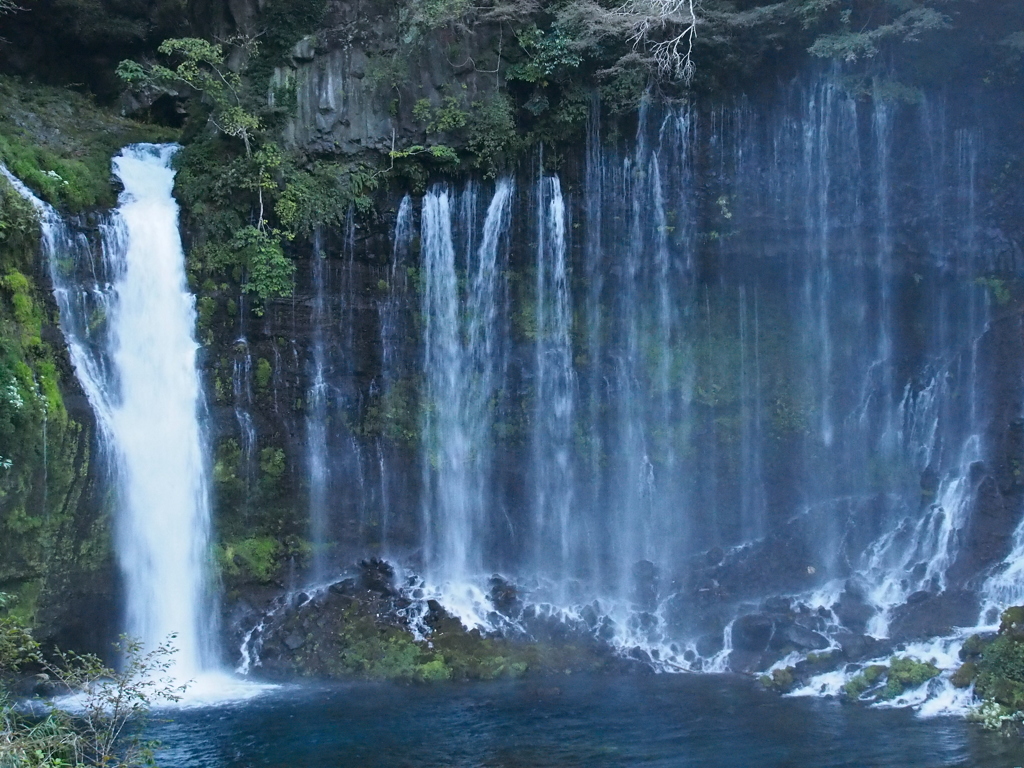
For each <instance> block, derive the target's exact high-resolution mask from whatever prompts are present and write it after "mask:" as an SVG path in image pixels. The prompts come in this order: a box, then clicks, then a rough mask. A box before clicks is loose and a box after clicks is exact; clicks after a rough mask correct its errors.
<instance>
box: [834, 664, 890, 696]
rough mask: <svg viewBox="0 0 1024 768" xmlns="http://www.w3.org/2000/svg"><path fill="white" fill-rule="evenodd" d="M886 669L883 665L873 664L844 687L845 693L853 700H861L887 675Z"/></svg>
mask: <svg viewBox="0 0 1024 768" xmlns="http://www.w3.org/2000/svg"><path fill="white" fill-rule="evenodd" d="M886 669H887V668H886V667H885V666H884V665H882V664H871V665H870V666H867V667H865V668H864V670H863V671H862V672H860V674H858V675H856V676H855V677H853V678H851V679H850V681H849V682H847V683H846V685H844V686H843V693H845V694H846V695H847V696H849V697H850V698H851V699H856V698H860V696H861V695H862V694H864V693H865V692H866V691H867V690H868V689H869V688H871V687H872V686H873V685H875V684H876V683H877V682H878V679H879V678H880V677H881V676H882V675H883V674H885V671H886Z"/></svg>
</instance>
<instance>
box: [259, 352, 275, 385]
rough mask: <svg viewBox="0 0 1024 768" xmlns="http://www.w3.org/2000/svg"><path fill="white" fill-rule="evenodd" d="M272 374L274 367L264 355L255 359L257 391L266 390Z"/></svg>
mask: <svg viewBox="0 0 1024 768" xmlns="http://www.w3.org/2000/svg"><path fill="white" fill-rule="evenodd" d="M273 375H274V369H273V368H272V367H271V365H270V361H269V360H267V358H265V357H261V358H260V359H259V360H257V361H256V373H255V376H254V378H255V380H256V390H257V391H259V392H266V391H267V388H268V387H269V386H270V379H271V377H272V376H273Z"/></svg>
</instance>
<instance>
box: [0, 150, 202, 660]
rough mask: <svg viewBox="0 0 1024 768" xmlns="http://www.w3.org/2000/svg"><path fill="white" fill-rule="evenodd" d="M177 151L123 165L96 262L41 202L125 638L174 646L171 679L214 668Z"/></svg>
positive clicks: (123, 158) (140, 155)
mask: <svg viewBox="0 0 1024 768" xmlns="http://www.w3.org/2000/svg"><path fill="white" fill-rule="evenodd" d="M176 149H177V147H175V146H155V145H146V144H142V145H136V146H132V147H128V148H126V149H125V150H123V151H122V153H121V154H120V155H118V156H117V157H115V158H114V161H113V165H114V174H115V175H116V176H117V177H118V179H120V181H121V182H122V183H123V185H124V191H123V192H122V193H121V196H120V199H119V205H118V208H117V210H116V211H115V212H114V213H113V214H112V215H111V217H110V218H109V219H108V220H107V222H106V223H105V224H104V225H103V226H102V228H101V230H102V236H103V252H102V261H101V262H100V263H98V264H97V263H95V262H94V260H93V258H92V253H91V249H90V248H89V244H88V242H87V241H85V239H84V238H83V237H81V236H79V235H76V234H75V233H73V231H72V230H71V229H70V228H69V227H68V226H67V225H66V224H65V223H64V222H63V221H62V220H61V218H60V217H59V216H58V215H57V213H56V212H55V211H53V210H52V209H50V208H49V207H48V206H45V205H44V204H42V203H40V202H39V201H35V202H36V205H37V207H38V208H39V209H40V211H41V213H42V225H43V245H44V251H45V255H46V258H47V261H48V263H49V267H50V275H51V278H52V281H53V288H54V294H55V297H56V300H57V304H58V306H59V308H60V322H61V329H62V330H63V332H64V336H65V339H66V340H67V343H68V349H69V351H70V354H71V359H72V362H73V364H74V366H75V372H76V374H77V376H78V379H79V381H80V382H81V384H82V388H83V389H84V390H85V392H86V394H87V395H88V397H89V402H90V404H91V405H92V407H93V409H94V411H95V412H96V416H97V420H98V422H99V426H100V430H101V434H102V441H103V448H104V450H105V451H106V453H107V455H108V458H109V460H110V463H111V465H112V466H111V472H112V475H113V478H114V480H115V482H116V489H117V505H118V513H117V519H116V524H117V525H116V527H117V542H116V544H117V546H116V550H117V559H118V562H119V564H120V566H121V570H122V572H123V574H124V584H125V592H126V632H127V633H128V634H129V635H130V636H132V637H136V638H138V639H140V640H141V641H142V642H143V644H144V646H145V647H146V648H153V647H155V646H156V645H158V644H159V643H161V642H163V641H165V640H167V639H168V637H169V636H170V635H172V634H175V635H176V639H175V640H174V645H175V647H176V648H177V649H178V653H177V654H176V656H175V657H174V673H175V675H176V677H178V678H179V679H187V678H188V677H190V676H193V675H196V674H197V673H199V672H201V671H203V670H206V669H211V668H213V667H215V666H216V663H217V662H216V658H215V655H214V637H215V635H216V620H215V612H214V611H213V610H212V605H211V594H210V586H209V578H208V565H207V559H208V554H209V538H210V509H209V501H208V489H207V476H206V457H205V455H204V445H203V442H204V435H203V433H202V430H201V428H200V423H199V417H200V415H201V413H202V411H203V410H204V403H203V396H202V390H201V387H200V381H199V375H198V371H197V368H196V351H197V349H198V344H197V343H196V340H195V336H194V328H195V320H196V317H195V309H194V300H193V297H192V295H191V294H190V293H189V291H188V286H187V282H186V279H185V258H184V254H183V252H182V246H181V240H180V238H179V235H178V206H177V204H176V203H175V202H174V199H173V198H172V197H171V189H172V186H173V184H174V171H173V170H172V169H171V158H172V157H173V155H174V152H175V151H176ZM19 188H20V189H21V190H23V191H24V187H20V185H19ZM97 318H99V319H100V320H101V322H99V323H97Z"/></svg>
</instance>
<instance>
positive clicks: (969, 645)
mask: <svg viewBox="0 0 1024 768" xmlns="http://www.w3.org/2000/svg"><path fill="white" fill-rule="evenodd" d="M990 642H991V640H990V639H987V638H984V637H982V636H981V635H971V636H970V637H968V638H967V639H966V640H964V644H963V646H962V647H961V648H960V659H961V661H967V660H968V659H977V658H979V657H980V656H981V653H982V651H984V650H985V648H986V647H987V646H988V645H989V643H990Z"/></svg>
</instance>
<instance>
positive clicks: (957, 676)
mask: <svg viewBox="0 0 1024 768" xmlns="http://www.w3.org/2000/svg"><path fill="white" fill-rule="evenodd" d="M977 676H978V665H977V664H975V663H974V662H973V661H967V662H964V663H963V664H961V665H960V668H959V669H958V670H957V671H956V672H954V673H953V675H952V677H950V679H949V681H950V682H951V683H952V684H953V687H954V688H967V687H968V686H970V684H971V683H973V682H974V678H975V677H977Z"/></svg>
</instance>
